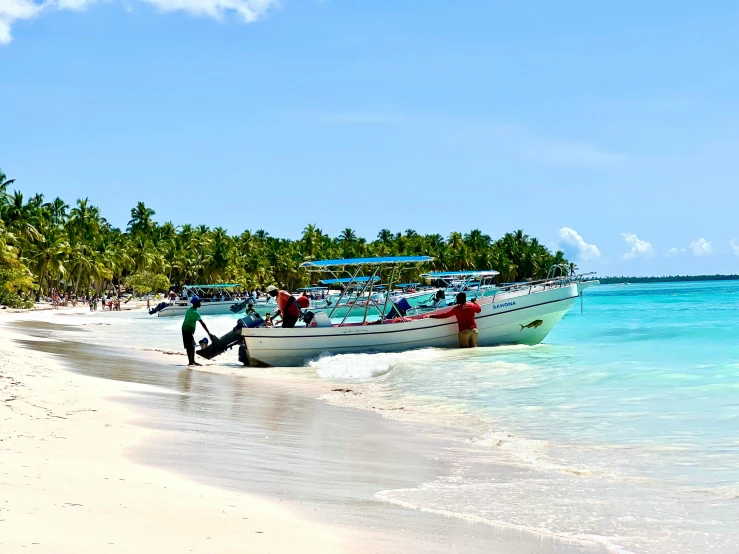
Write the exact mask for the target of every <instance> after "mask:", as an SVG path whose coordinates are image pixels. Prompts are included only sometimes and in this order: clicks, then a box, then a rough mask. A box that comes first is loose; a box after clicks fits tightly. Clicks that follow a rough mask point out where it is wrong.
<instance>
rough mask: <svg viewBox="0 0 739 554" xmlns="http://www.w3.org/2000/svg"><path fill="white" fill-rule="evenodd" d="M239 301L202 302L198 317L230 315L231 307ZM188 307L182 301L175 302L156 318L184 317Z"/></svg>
mask: <svg viewBox="0 0 739 554" xmlns="http://www.w3.org/2000/svg"><path fill="white" fill-rule="evenodd" d="M238 303H239V301H234V300H229V301H227V302H203V303H202V304H201V305H200V308H198V311H199V312H200V315H221V314H230V313H232V312H231V306H233V305H235V304H238ZM189 307H190V303H189V302H185V301H184V300H181V301H177V302H175V303H174V304H170V305H169V306H167V307H166V308H162V309H161V310H160V311H158V312H157V316H158V317H176V316H184V315H185V312H187V309H188V308H189Z"/></svg>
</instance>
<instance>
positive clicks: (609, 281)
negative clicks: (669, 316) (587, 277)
mask: <svg viewBox="0 0 739 554" xmlns="http://www.w3.org/2000/svg"><path fill="white" fill-rule="evenodd" d="M737 280H739V275H733V274H732V275H720V274H716V275H662V276H661V277H601V278H599V281H600V282H601V284H604V285H614V284H620V283H681V282H689V281H737Z"/></svg>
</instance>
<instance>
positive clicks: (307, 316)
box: [300, 312, 316, 327]
mask: <svg viewBox="0 0 739 554" xmlns="http://www.w3.org/2000/svg"><path fill="white" fill-rule="evenodd" d="M314 317H316V314H314V313H313V312H303V314H302V315H301V316H300V318H301V319H302V320H303V321H304V322H305V326H306V327H310V322H311V321H313V318H314Z"/></svg>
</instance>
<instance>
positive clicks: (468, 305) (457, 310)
mask: <svg viewBox="0 0 739 554" xmlns="http://www.w3.org/2000/svg"><path fill="white" fill-rule="evenodd" d="M481 310H482V309H481V308H480V306H478V305H477V301H476V300H475V299H474V298H473V299H472V302H467V295H466V294H465V293H463V292H460V293H459V294H457V300H456V303H455V305H454V306H453V307H452V308H449V309H448V310H447V311H445V312H441V313H440V314H430V315H427V316H426V317H427V318H431V319H446V318H448V317H452V316H454V317H456V318H457V326H458V328H459V332H458V333H457V339H458V340H459V347H460V348H477V323H475V314H479V313H480V311H481Z"/></svg>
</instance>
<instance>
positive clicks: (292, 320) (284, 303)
mask: <svg viewBox="0 0 739 554" xmlns="http://www.w3.org/2000/svg"><path fill="white" fill-rule="evenodd" d="M267 294H269V295H270V296H271V297H272V298H275V299H276V301H277V308H278V310H277V311H276V312H275V317H277V316H278V315H282V327H283V328H284V329H291V328H293V327H295V324H296V323H297V322H298V318H299V317H300V309H299V308H298V304H297V302H295V297H294V296H293V295H292V294H290V293H289V292H287V291H286V290H280V291H278V290H277V287H275V286H274V285H270V286H269V287H267Z"/></svg>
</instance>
